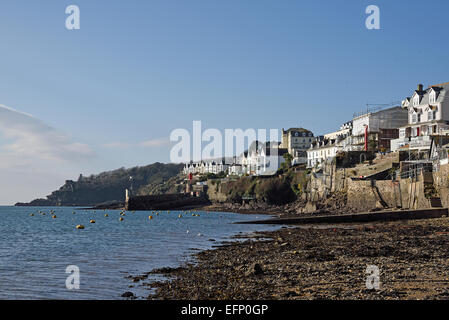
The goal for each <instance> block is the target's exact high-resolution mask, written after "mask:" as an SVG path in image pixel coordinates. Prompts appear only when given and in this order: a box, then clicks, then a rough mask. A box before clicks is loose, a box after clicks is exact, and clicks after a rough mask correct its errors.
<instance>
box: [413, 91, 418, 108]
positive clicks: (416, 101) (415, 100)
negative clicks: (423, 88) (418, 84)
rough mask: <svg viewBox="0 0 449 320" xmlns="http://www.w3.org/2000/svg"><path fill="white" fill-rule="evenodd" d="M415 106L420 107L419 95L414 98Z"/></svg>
mask: <svg viewBox="0 0 449 320" xmlns="http://www.w3.org/2000/svg"><path fill="white" fill-rule="evenodd" d="M413 106H414V107H417V106H419V95H418V94H417V95H415V97H414V98H413Z"/></svg>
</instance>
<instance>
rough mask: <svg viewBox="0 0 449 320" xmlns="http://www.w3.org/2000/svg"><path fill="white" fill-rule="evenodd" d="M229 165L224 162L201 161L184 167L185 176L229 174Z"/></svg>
mask: <svg viewBox="0 0 449 320" xmlns="http://www.w3.org/2000/svg"><path fill="white" fill-rule="evenodd" d="M228 168H229V164H226V163H225V161H224V160H222V161H217V162H216V161H208V162H205V161H201V162H191V163H187V164H186V165H185V166H184V169H183V172H184V174H189V173H192V174H207V173H214V174H219V173H221V172H228Z"/></svg>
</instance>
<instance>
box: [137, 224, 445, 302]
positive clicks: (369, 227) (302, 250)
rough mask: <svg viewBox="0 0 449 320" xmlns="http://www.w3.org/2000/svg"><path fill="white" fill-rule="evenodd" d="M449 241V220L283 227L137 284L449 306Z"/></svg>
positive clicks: (232, 295)
mask: <svg viewBox="0 0 449 320" xmlns="http://www.w3.org/2000/svg"><path fill="white" fill-rule="evenodd" d="M448 237H449V219H448V218H439V219H429V220H408V221H398V222H388V223H366V224H340V225H333V226H332V225H328V226H320V227H317V226H314V227H312V226H303V227H294V228H281V229H279V230H276V231H268V232H256V233H255V234H254V235H253V236H250V237H244V238H247V239H246V240H244V241H242V242H236V241H233V242H224V243H222V244H221V245H219V246H217V247H215V248H214V249H210V250H205V251H201V252H199V253H195V254H193V255H192V257H193V258H194V259H193V260H194V262H193V263H188V264H186V265H184V266H181V267H178V268H175V269H172V268H162V269H156V270H152V271H150V272H148V273H146V274H144V275H142V276H138V277H135V278H136V279H137V281H135V282H138V281H140V280H145V279H148V277H149V276H151V275H162V276H164V277H165V279H166V280H163V281H152V282H149V283H147V284H146V285H147V286H149V287H151V288H152V289H154V290H155V293H154V294H152V295H150V296H149V297H148V299H170V300H171V299H180V300H184V299H206V300H218V299H257V300H259V299H275V300H277V299H343V300H346V299H447V298H449V288H447V285H448V283H449V271H448V270H449V260H448V259H447V256H448V254H449V251H448V249H447V248H446V246H445V244H446V243H447V240H448ZM237 238H241V236H237V237H235V240H236V239H237ZM368 265H375V266H377V267H378V268H379V269H380V283H381V284H380V290H369V289H367V288H366V278H367V274H366V268H367V266H368Z"/></svg>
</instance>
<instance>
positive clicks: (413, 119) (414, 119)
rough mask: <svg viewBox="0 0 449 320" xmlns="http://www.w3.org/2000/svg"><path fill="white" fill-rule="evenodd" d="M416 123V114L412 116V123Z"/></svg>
mask: <svg viewBox="0 0 449 320" xmlns="http://www.w3.org/2000/svg"><path fill="white" fill-rule="evenodd" d="M416 121H417V117H416V114H414V115H412V122H413V123H416Z"/></svg>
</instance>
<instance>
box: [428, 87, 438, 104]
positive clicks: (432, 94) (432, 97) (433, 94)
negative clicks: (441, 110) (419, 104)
mask: <svg viewBox="0 0 449 320" xmlns="http://www.w3.org/2000/svg"><path fill="white" fill-rule="evenodd" d="M436 101H437V94H436V92H435V91H433V90H432V92H430V95H429V103H435V102H436Z"/></svg>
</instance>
